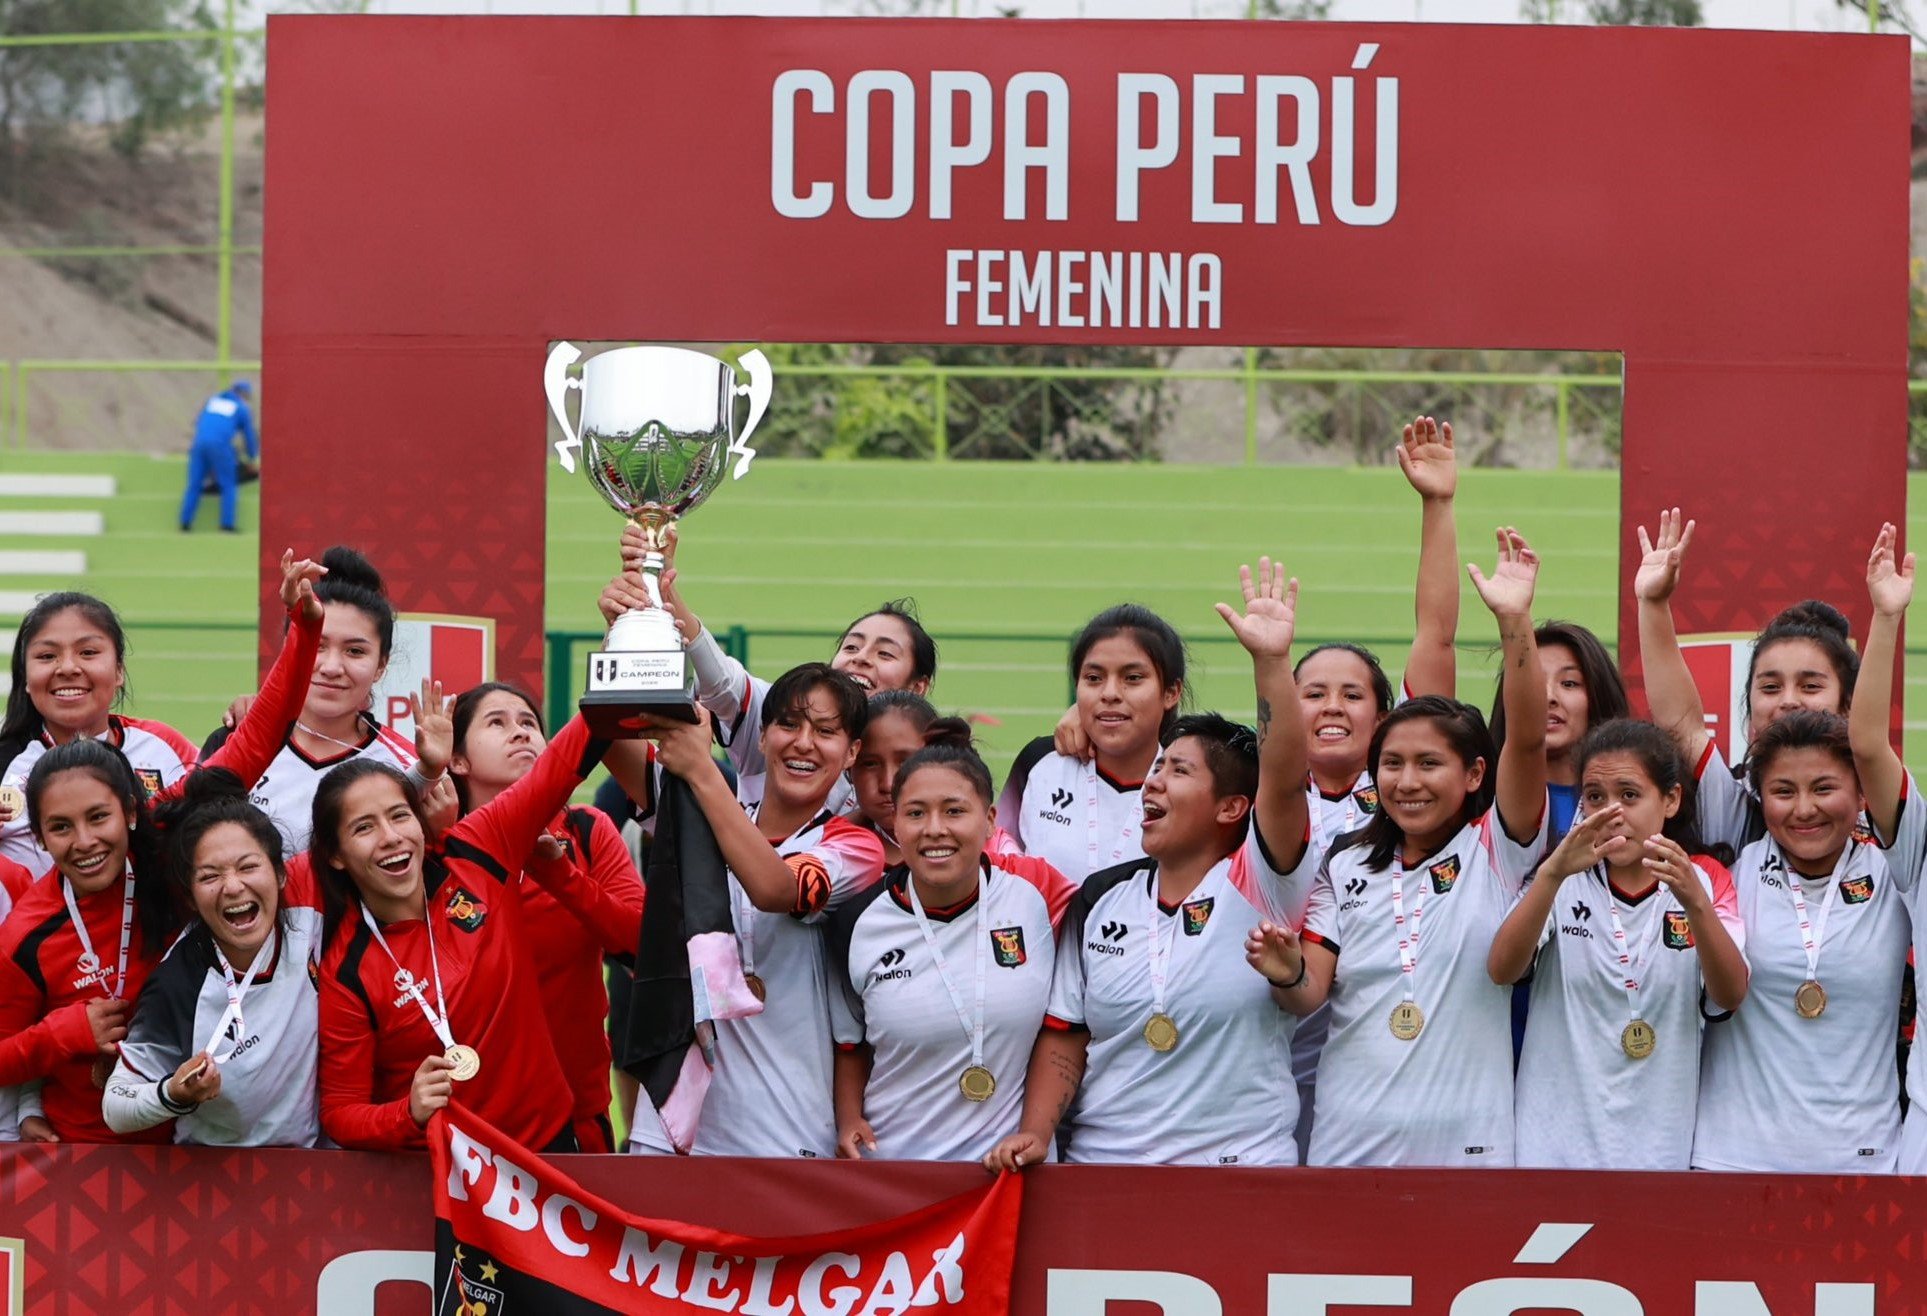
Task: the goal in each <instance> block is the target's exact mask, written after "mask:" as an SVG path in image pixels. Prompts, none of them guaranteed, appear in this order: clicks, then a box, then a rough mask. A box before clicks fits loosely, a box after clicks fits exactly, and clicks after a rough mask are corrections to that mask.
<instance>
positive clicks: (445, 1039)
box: [361, 896, 455, 1051]
mask: <svg viewBox="0 0 1927 1316" xmlns="http://www.w3.org/2000/svg"><path fill="white" fill-rule="evenodd" d="M426 898H427V897H426V896H424V897H423V899H424V900H426ZM361 921H362V922H363V923H366V924H367V925H368V931H369V932H371V933H373V934H374V938H375V944H376V945H377V946H380V947H381V953H382V954H384V955H386V956H387V957H388V962H389V963H390V964H392V965H394V966H395V976H396V978H397V979H399V978H401V977H402V975H404V974H406V975H407V982H408V985H407V986H406V987H403V988H402V990H403V991H404V992H406V993H408V995H410V996H412V997H414V998H415V1004H416V1005H419V1006H420V1007H421V1008H422V1018H424V1019H426V1020H428V1026H429V1027H430V1028H432V1029H434V1030H435V1039H436V1040H437V1041H439V1042H440V1043H441V1044H442V1050H444V1051H447V1050H449V1049H451V1048H452V1047H453V1046H454V1045H455V1034H453V1033H451V1032H450V1031H449V1030H448V1000H447V998H446V997H445V996H443V995H442V965H441V961H440V960H438V959H437V958H436V957H435V920H434V919H433V918H431V917H429V915H428V911H427V910H426V909H424V910H423V911H422V930H423V931H424V932H425V933H427V935H428V968H429V972H431V973H432V974H434V975H435V1004H434V1005H432V1006H431V1005H429V1003H428V996H427V994H426V993H424V992H423V991H422V985H421V982H420V981H419V980H418V979H417V978H416V977H415V975H414V974H412V973H409V972H408V970H406V969H404V968H402V966H401V961H400V960H398V959H396V958H395V952H394V951H392V950H390V949H389V948H388V938H386V937H384V936H382V935H381V927H380V925H379V924H377V923H376V922H375V916H374V915H373V914H370V913H369V912H368V906H366V905H363V906H362V907H361Z"/></svg>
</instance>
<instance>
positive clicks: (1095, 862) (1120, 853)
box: [1084, 758, 1142, 873]
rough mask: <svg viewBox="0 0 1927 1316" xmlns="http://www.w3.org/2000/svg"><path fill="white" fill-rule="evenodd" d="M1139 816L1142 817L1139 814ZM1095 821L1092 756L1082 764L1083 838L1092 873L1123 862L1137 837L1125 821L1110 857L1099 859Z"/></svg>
mask: <svg viewBox="0 0 1927 1316" xmlns="http://www.w3.org/2000/svg"><path fill="white" fill-rule="evenodd" d="M1139 816H1140V817H1142V815H1141V814H1140V815H1139ZM1097 823H1098V813H1097V760H1096V759H1095V758H1093V759H1092V760H1091V761H1090V762H1089V763H1087V764H1086V765H1085V766H1084V840H1085V850H1086V853H1087V855H1088V858H1089V863H1090V868H1089V871H1090V872H1092V873H1095V872H1097V871H1098V870H1099V869H1103V868H1109V867H1110V866H1111V865H1112V864H1120V863H1123V862H1124V860H1125V859H1126V858H1128V857H1129V856H1128V854H1127V851H1129V850H1131V849H1132V848H1134V847H1133V845H1132V843H1133V842H1134V841H1135V840H1136V839H1137V833H1136V831H1135V830H1134V829H1133V828H1132V827H1131V825H1130V824H1129V823H1126V824H1125V825H1124V827H1123V828H1122V829H1121V830H1120V831H1119V832H1118V835H1117V845H1116V846H1115V847H1114V848H1113V849H1112V850H1111V857H1110V858H1109V859H1108V860H1103V861H1100V860H1099V859H1098V857H1097Z"/></svg>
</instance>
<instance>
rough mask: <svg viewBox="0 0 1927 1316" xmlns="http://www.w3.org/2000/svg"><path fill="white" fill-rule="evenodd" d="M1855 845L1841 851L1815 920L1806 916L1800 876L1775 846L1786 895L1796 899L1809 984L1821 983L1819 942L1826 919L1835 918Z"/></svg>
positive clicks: (1797, 918) (1823, 938)
mask: <svg viewBox="0 0 1927 1316" xmlns="http://www.w3.org/2000/svg"><path fill="white" fill-rule="evenodd" d="M1853 851H1854V846H1853V843H1852V842H1849V843H1848V845H1847V848H1846V849H1845V850H1843V851H1841V852H1840V860H1839V862H1838V863H1836V864H1835V865H1834V866H1833V872H1831V873H1829V874H1828V875H1827V898H1826V899H1825V900H1824V901H1822V902H1821V904H1820V917H1819V918H1817V919H1815V918H1811V917H1810V916H1809V915H1808V914H1807V898H1806V894H1805V893H1804V892H1803V891H1801V890H1800V875H1799V874H1798V873H1796V872H1794V871H1793V865H1792V864H1789V863H1788V862H1786V856H1785V855H1783V854H1781V853H1780V847H1779V845H1778V844H1777V843H1776V844H1775V845H1774V847H1773V851H1772V852H1773V854H1775V855H1776V856H1778V857H1779V859H1780V871H1781V872H1782V873H1784V874H1786V889H1787V894H1788V895H1790V896H1792V897H1793V917H1794V920H1795V921H1796V922H1797V923H1798V924H1799V925H1800V948H1801V949H1802V950H1804V951H1806V954H1807V981H1808V982H1818V981H1819V980H1820V943H1821V942H1823V941H1825V940H1826V938H1827V920H1828V919H1829V918H1831V917H1832V915H1833V903H1834V900H1835V899H1836V898H1837V897H1838V896H1839V895H1840V875H1841V873H1842V872H1844V871H1845V869H1846V866H1847V863H1848V861H1849V860H1851V859H1852V858H1853Z"/></svg>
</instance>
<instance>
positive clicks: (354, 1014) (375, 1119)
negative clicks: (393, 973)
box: [320, 957, 427, 1151]
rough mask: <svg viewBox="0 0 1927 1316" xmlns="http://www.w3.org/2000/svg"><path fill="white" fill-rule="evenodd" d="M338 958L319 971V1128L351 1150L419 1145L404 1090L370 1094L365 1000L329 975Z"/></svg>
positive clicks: (371, 1040)
mask: <svg viewBox="0 0 1927 1316" xmlns="http://www.w3.org/2000/svg"><path fill="white" fill-rule="evenodd" d="M330 959H333V957H330ZM338 964H339V961H335V962H334V963H325V962H324V964H323V965H322V971H321V1001H320V1016H321V1018H320V1034H321V1131H322V1132H323V1133H325V1134H327V1135H328V1137H329V1138H331V1139H333V1141H334V1142H335V1143H336V1145H338V1146H341V1147H346V1148H348V1149H350V1150H354V1151H402V1150H406V1149H408V1148H418V1147H422V1146H425V1145H427V1139H426V1137H425V1136H424V1135H423V1132H422V1130H421V1129H420V1128H419V1127H417V1125H416V1124H415V1120H414V1117H413V1116H411V1115H410V1114H409V1113H408V1097H407V1094H405V1093H404V1094H403V1095H402V1096H401V1097H400V1098H399V1099H397V1100H395V1101H379V1102H378V1101H376V1100H374V1089H375V1031H374V1025H373V1024H372V1022H371V1021H370V1020H369V1018H368V1006H367V1003H366V1002H364V1001H363V1000H362V999H361V998H360V997H359V996H357V995H356V994H355V993H354V992H353V991H352V990H350V989H349V987H348V986H347V984H345V983H343V982H342V981H341V980H340V979H339V978H338V977H336V976H335V975H336V972H337V968H338Z"/></svg>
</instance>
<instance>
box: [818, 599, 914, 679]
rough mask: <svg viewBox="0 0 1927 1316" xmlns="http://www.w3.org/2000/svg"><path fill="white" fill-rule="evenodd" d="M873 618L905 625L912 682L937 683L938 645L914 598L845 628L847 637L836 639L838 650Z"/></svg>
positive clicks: (885, 605)
mask: <svg viewBox="0 0 1927 1316" xmlns="http://www.w3.org/2000/svg"><path fill="white" fill-rule="evenodd" d="M872 617H895V618H896V619H897V620H898V621H900V622H902V623H903V629H904V630H906V631H908V632H909V633H910V679H911V680H913V681H933V680H935V679H936V677H937V642H936V641H935V640H933V639H931V638H930V632H929V631H926V630H925V629H924V628H923V622H922V621H921V620H920V619H919V618H918V617H917V601H916V600H915V599H912V598H901V599H890V600H888V601H887V602H884V603H881V604H878V605H877V606H876V607H874V608H872V609H870V610H869V611H868V612H866V613H864V614H863V615H862V616H861V617H858V618H857V619H856V620H855V621H853V622H851V623H850V624H849V625H848V626H845V627H844V628H843V634H841V635H839V636H837V637H836V646H837V648H839V649H841V648H842V647H843V641H844V640H846V639H848V638H849V635H850V632H851V631H853V630H855V629H856V628H857V627H858V625H860V624H861V623H863V622H865V621H868V620H869V619H870V618H872Z"/></svg>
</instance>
